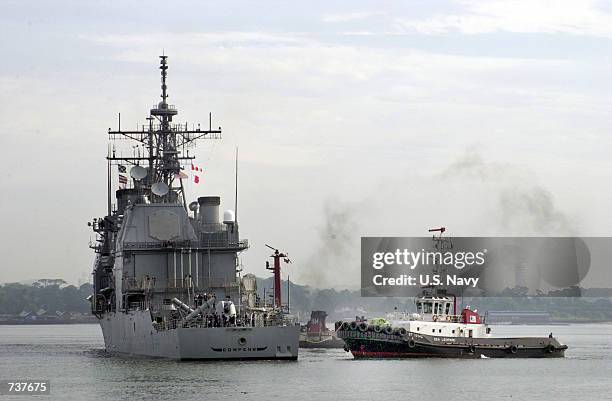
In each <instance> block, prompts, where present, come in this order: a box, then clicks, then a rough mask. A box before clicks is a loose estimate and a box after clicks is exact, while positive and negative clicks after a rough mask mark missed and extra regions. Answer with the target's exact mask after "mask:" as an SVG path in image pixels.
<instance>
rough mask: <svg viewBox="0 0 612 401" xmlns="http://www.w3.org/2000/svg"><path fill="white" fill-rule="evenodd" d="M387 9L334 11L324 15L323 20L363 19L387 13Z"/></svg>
mask: <svg viewBox="0 0 612 401" xmlns="http://www.w3.org/2000/svg"><path fill="white" fill-rule="evenodd" d="M387 14H388V13H387V12H385V11H355V12H350V13H334V14H326V15H324V16H323V18H322V20H323V22H329V23H342V22H351V21H361V20H365V19H370V18H372V17H379V16H383V15H387Z"/></svg>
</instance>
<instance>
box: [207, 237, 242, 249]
mask: <svg viewBox="0 0 612 401" xmlns="http://www.w3.org/2000/svg"><path fill="white" fill-rule="evenodd" d="M199 247H200V248H205V249H208V248H211V249H234V248H241V249H245V248H248V247H249V240H246V239H241V240H232V239H230V238H206V234H204V235H203V236H202V238H201V239H200V244H199Z"/></svg>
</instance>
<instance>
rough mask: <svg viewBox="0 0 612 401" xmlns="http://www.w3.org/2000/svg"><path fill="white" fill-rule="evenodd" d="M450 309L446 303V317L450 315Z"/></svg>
mask: <svg viewBox="0 0 612 401" xmlns="http://www.w3.org/2000/svg"><path fill="white" fill-rule="evenodd" d="M450 307H451V304H448V303H447V304H446V314H447V315H448V314H449V313H450Z"/></svg>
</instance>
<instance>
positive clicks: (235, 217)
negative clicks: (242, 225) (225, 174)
mask: <svg viewBox="0 0 612 401" xmlns="http://www.w3.org/2000/svg"><path fill="white" fill-rule="evenodd" d="M235 190H236V193H235V194H234V196H235V198H234V221H235V222H236V223H238V146H236V183H235Z"/></svg>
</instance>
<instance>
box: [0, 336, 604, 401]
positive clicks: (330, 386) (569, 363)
mask: <svg viewBox="0 0 612 401" xmlns="http://www.w3.org/2000/svg"><path fill="white" fill-rule="evenodd" d="M493 330H494V333H495V334H496V335H508V336H519V335H534V336H535V335H537V336H541V335H548V333H549V332H550V331H551V330H552V331H553V333H554V335H555V336H556V337H558V338H559V340H560V341H561V342H562V343H565V344H568V345H569V347H570V349H569V350H568V351H567V353H566V355H567V357H566V358H564V359H477V360H463V359H461V360H460V359H419V360H353V359H352V357H351V356H350V354H348V353H345V352H344V351H343V350H300V356H299V360H298V361H297V362H292V361H278V362H275V361H253V362H178V361H170V360H160V359H148V358H122V357H116V356H109V355H108V354H107V353H106V352H105V351H104V343H103V339H102V334H101V331H100V328H99V327H98V326H97V325H87V324H83V325H49V326H0V379H22V378H29V379H50V380H51V393H52V394H51V395H50V396H39V397H37V399H43V400H44V399H62V400H83V399H100V400H102V399H107V400H111V399H112V400H128V399H130V400H132V399H135V400H151V399H163V400H179V399H180V400H236V399H240V400H264V399H265V400H291V399H295V400H309V401H311V400H350V401H356V400H410V399H414V400H445V401H446V400H457V399H463V400H552V399H559V400H561V399H562V400H581V401H582V400H598V399H612V373H611V372H612V324H585V325H569V326H493ZM13 398H14V399H16V400H24V399H26V398H27V397H23V396H18V397H13ZM0 399H2V400H4V399H10V398H9V397H6V396H0Z"/></svg>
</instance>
